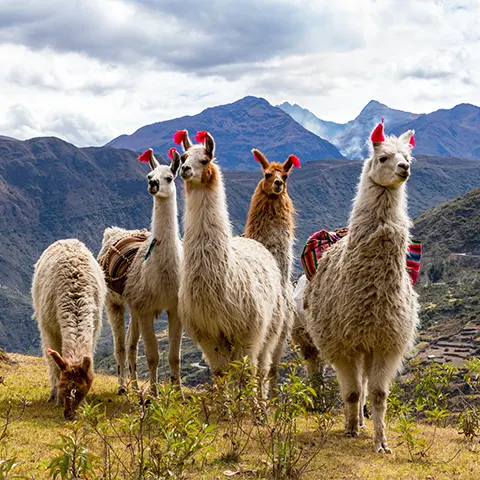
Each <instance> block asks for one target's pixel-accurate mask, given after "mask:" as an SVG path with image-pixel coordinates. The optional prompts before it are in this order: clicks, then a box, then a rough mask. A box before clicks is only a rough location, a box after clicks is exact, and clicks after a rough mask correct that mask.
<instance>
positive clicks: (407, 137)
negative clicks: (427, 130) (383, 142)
mask: <svg viewBox="0 0 480 480" xmlns="http://www.w3.org/2000/svg"><path fill="white" fill-rule="evenodd" d="M414 135H415V130H408V131H406V132H405V133H402V134H401V135H400V137H398V138H399V139H400V140H402V142H405V143H407V144H408V146H409V147H410V148H413V147H414V146H415V137H414Z"/></svg>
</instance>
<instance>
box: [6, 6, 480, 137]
mask: <svg viewBox="0 0 480 480" xmlns="http://www.w3.org/2000/svg"><path fill="white" fill-rule="evenodd" d="M479 16H480V3H479V2H478V1H477V0H422V1H421V2H419V1H418V0H382V1H378V0H344V1H342V2H332V1H331V0H329V1H327V0H319V1H317V2H311V1H307V0H263V1H261V0H243V1H237V0H236V1H233V0H205V1H203V2H196V1H195V2H194V1H193V0H185V1H183V2H181V3H178V2H177V1H176V0H103V1H102V2H98V1H96V0H77V1H75V2H65V1H60V0H45V1H42V2H37V1H34V0H30V1H29V0H17V1H16V2H0V64H1V65H2V69H0V104H1V105H2V107H3V108H2V109H1V110H0V135H1V134H5V135H11V136H16V137H19V138H26V137H28V136H32V135H57V136H60V137H62V138H64V139H66V140H68V141H72V142H73V143H76V144H78V145H88V144H102V143H105V142H106V141H108V140H110V139H111V138H113V137H115V136H117V135H120V134H122V133H131V132H133V131H135V130H136V129H138V128H140V127H141V126H143V125H146V124H150V123H154V122H157V121H161V120H167V119H169V118H174V117H179V116H183V115H193V114H196V113H198V112H200V111H201V110H203V109H204V108H207V107H209V106H213V105H219V104H222V103H229V102H233V101H235V100H237V99H238V98H240V97H243V96H245V95H257V96H263V97H265V98H266V99H267V100H268V101H270V103H272V104H278V103H283V102H284V101H289V102H290V103H298V104H300V105H302V106H303V107H305V108H308V109H309V110H310V111H312V112H313V113H314V114H315V115H317V116H318V117H320V118H322V119H325V120H333V121H338V122H345V121H348V120H350V119H352V118H354V117H355V116H356V115H357V114H358V113H359V111H360V110H361V109H362V108H363V107H364V106H365V105H366V104H367V103H368V101H370V100H371V99H376V100H379V101H381V102H382V103H385V104H387V105H389V106H390V107H392V108H397V109H401V110H408V111H415V112H429V111H433V110H436V109H438V108H450V107H452V106H454V105H455V104H457V103H460V102H468V103H477V104H480V90H479V89H478V87H477V86H478V84H479V83H480V73H479V72H480V67H479V65H480V33H479V31H478V28H477V24H476V22H477V19H478V18H479Z"/></svg>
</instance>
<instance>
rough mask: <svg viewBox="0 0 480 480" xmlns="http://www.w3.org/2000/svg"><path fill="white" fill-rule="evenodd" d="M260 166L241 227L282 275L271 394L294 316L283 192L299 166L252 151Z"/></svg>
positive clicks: (288, 204)
mask: <svg viewBox="0 0 480 480" xmlns="http://www.w3.org/2000/svg"><path fill="white" fill-rule="evenodd" d="M252 153H253V156H254V158H255V160H256V161H257V162H258V163H260V166H261V167H262V170H263V178H262V180H260V182H258V185H257V188H256V189H255V192H254V193H253V196H252V201H251V203H250V209H249V211H248V215H247V222H246V225H245V237H246V238H252V239H253V240H257V241H258V242H260V243H262V244H263V245H264V246H265V247H266V248H267V249H268V250H269V251H270V252H271V254H272V255H273V257H274V258H275V260H276V261H277V264H278V266H279V268H280V273H281V275H282V288H283V292H284V305H285V318H284V319H283V326H282V327H281V331H282V334H281V336H280V338H279V342H278V345H277V347H276V349H275V352H274V354H273V358H272V365H271V367H270V373H269V378H270V395H271V396H273V395H274V390H275V388H276V384H277V377H278V364H279V362H280V359H281V357H282V355H283V350H284V345H285V339H286V338H287V337H288V336H289V335H290V332H291V330H292V324H293V316H294V313H295V304H294V301H293V288H292V284H291V278H290V277H291V273H292V263H293V242H294V240H295V221H294V214H295V209H294V207H293V202H292V199H291V198H290V195H289V194H288V192H287V180H288V176H289V175H290V172H291V170H292V167H293V166H295V167H297V168H299V167H300V160H299V159H298V157H296V156H295V155H290V156H289V157H288V158H287V160H285V162H284V163H276V162H271V163H270V162H269V161H268V160H267V158H266V157H265V155H263V154H262V152H260V151H259V150H256V149H253V150H252Z"/></svg>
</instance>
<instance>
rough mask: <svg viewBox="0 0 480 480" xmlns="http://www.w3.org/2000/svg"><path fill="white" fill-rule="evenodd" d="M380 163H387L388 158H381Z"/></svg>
mask: <svg viewBox="0 0 480 480" xmlns="http://www.w3.org/2000/svg"><path fill="white" fill-rule="evenodd" d="M379 160H380V163H385V162H386V161H387V160H388V157H380V158H379Z"/></svg>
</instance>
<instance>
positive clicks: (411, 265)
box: [300, 227, 422, 285]
mask: <svg viewBox="0 0 480 480" xmlns="http://www.w3.org/2000/svg"><path fill="white" fill-rule="evenodd" d="M347 233H348V228H346V227H345V228H338V229H335V230H333V231H331V232H328V231H327V230H320V231H319V232H316V233H313V234H312V235H310V237H309V238H308V240H307V243H306V244H305V247H303V251H302V254H301V255H300V259H301V261H302V266H303V270H304V272H305V275H306V277H307V279H308V280H311V279H312V277H313V275H314V274H315V272H316V271H317V268H318V261H319V260H320V258H322V255H323V252H324V251H325V250H326V249H327V248H329V247H331V246H332V245H333V244H334V243H336V242H338V241H339V240H341V239H342V238H343V237H344V236H345V235H347ZM421 256H422V243H421V242H419V241H417V240H412V243H410V244H409V245H408V250H407V255H406V262H407V271H408V273H409V275H410V278H411V280H412V284H413V285H415V284H416V283H417V280H418V276H419V274H420V258H421Z"/></svg>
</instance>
